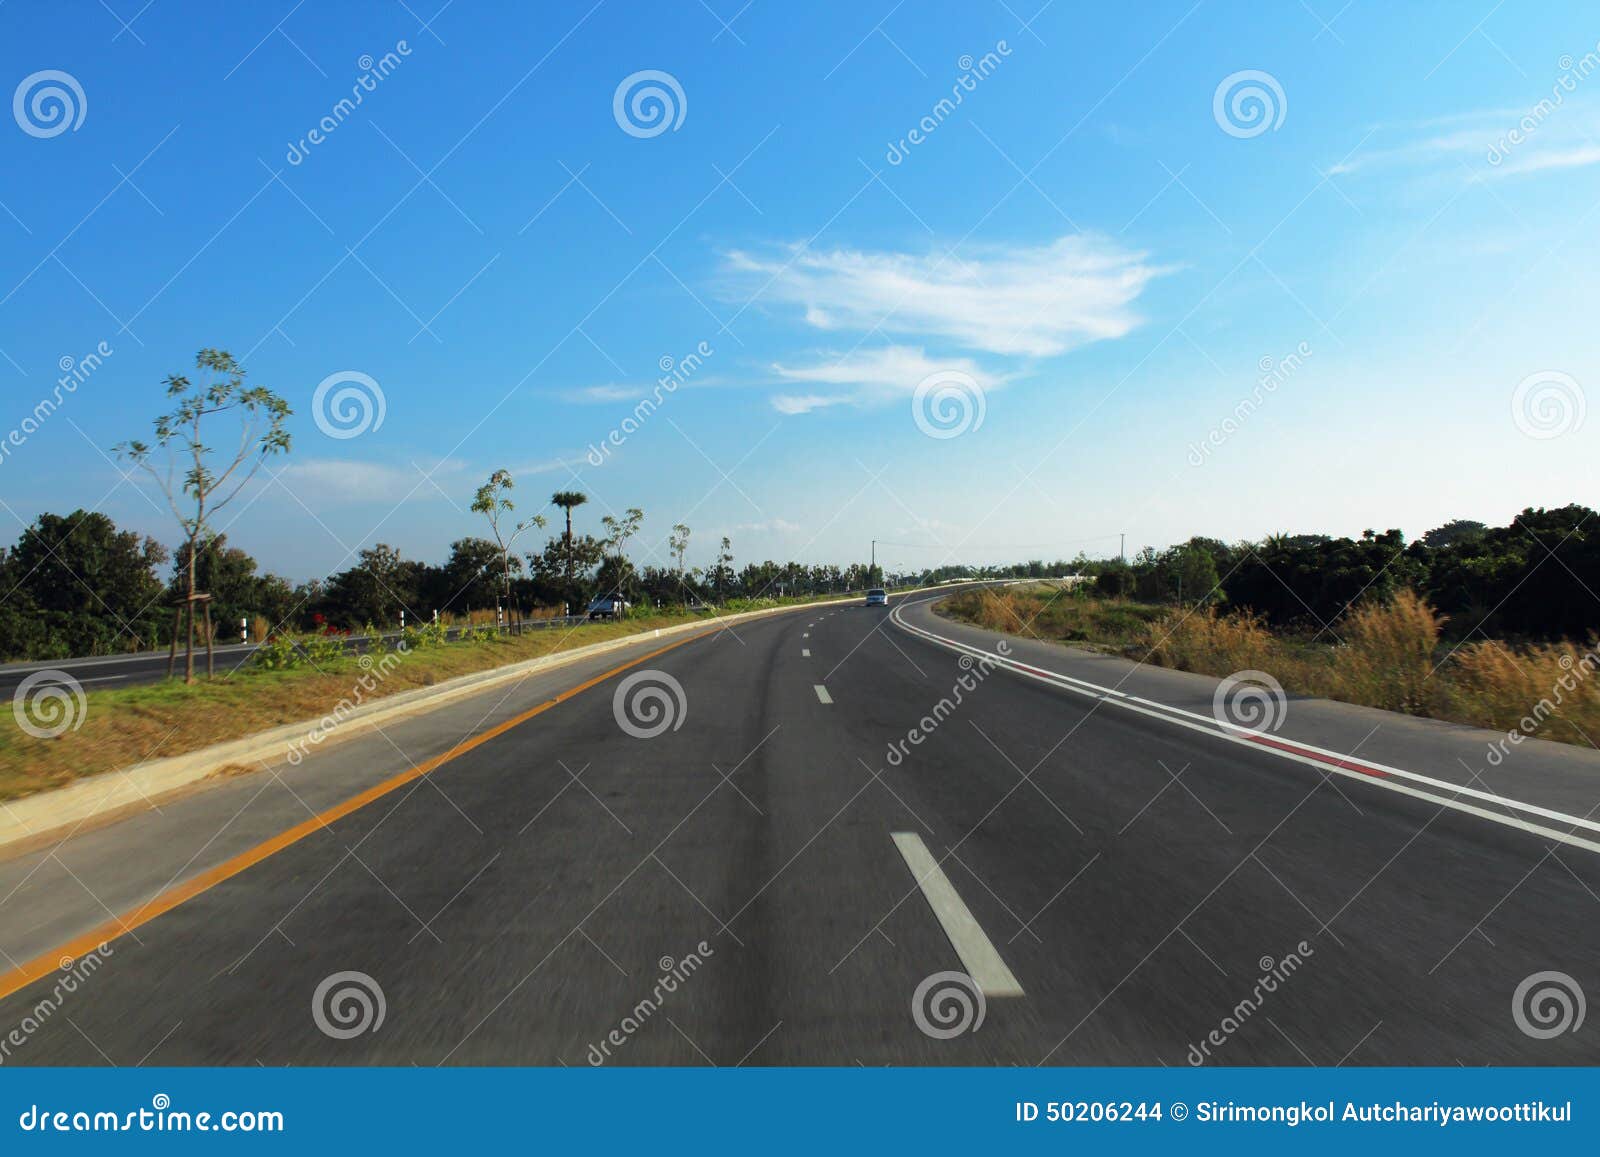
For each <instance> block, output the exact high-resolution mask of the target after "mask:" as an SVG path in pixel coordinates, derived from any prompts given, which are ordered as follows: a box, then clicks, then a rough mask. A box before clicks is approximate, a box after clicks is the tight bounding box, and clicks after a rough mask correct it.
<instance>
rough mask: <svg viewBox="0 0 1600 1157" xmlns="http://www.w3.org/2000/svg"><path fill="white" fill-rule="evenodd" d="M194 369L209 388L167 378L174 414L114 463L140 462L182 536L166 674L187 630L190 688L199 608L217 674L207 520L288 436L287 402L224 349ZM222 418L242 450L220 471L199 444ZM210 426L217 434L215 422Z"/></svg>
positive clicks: (120, 451)
mask: <svg viewBox="0 0 1600 1157" xmlns="http://www.w3.org/2000/svg"><path fill="white" fill-rule="evenodd" d="M194 364H195V368H196V369H197V370H201V371H203V372H204V373H205V375H206V381H204V382H200V383H197V382H191V381H190V380H189V378H188V376H187V375H184V374H171V375H169V376H168V377H167V379H166V383H165V384H166V387H167V397H168V398H173V399H176V404H175V408H174V409H173V410H172V411H171V412H169V413H166V414H162V415H161V416H159V417H158V418H156V420H155V441H154V443H153V444H152V443H147V442H141V441H137V440H133V441H128V442H123V443H121V444H120V445H118V446H116V447H115V448H114V450H115V452H116V453H117V455H118V456H120V457H122V458H126V459H128V460H129V461H131V462H134V463H137V464H138V465H139V466H141V467H143V468H144V469H145V470H146V471H148V472H149V474H150V476H151V477H152V478H154V479H155V480H156V482H157V483H158V484H159V485H160V487H161V489H162V491H163V492H164V493H165V494H166V496H167V505H168V506H170V507H171V508H172V513H173V515H174V516H175V517H176V518H177V520H178V526H179V528H180V529H181V530H182V531H183V539H184V546H183V552H182V554H181V555H180V557H181V558H185V559H187V565H186V566H185V568H184V587H185V589H184V597H183V599H182V601H180V602H179V603H178V605H177V608H176V610H175V613H174V615H173V620H172V648H171V650H170V651H169V652H168V655H167V675H168V676H169V677H170V676H171V675H172V669H173V666H174V664H175V663H176V661H177V655H178V634H179V631H180V630H181V629H186V633H187V638H188V643H187V648H186V651H185V660H184V675H183V678H184V682H186V683H193V682H194V649H195V637H194V636H195V604H196V603H199V604H201V609H202V612H203V614H204V616H205V628H206V629H205V639H206V675H207V676H208V677H209V676H210V675H212V674H213V673H214V672H215V666H214V662H213V657H212V650H211V645H212V637H211V634H212V633H211V610H210V605H209V599H210V596H209V595H207V594H204V593H202V592H200V591H199V590H197V589H196V581H195V561H196V559H197V558H198V557H199V555H200V552H201V550H203V549H205V548H206V547H208V546H209V545H210V543H211V540H212V539H213V538H214V537H215V534H214V532H213V531H212V529H211V525H212V522H211V520H212V519H214V518H215V517H216V516H217V514H218V513H219V512H220V511H221V510H222V509H223V508H224V507H225V506H227V505H228V503H230V502H232V501H233V499H234V498H236V497H238V495H239V492H240V491H241V490H243V489H244V488H245V486H246V485H248V484H249V482H250V480H251V479H252V478H253V477H255V473H256V471H257V470H258V469H260V467H261V463H262V462H264V461H266V460H267V459H268V458H270V457H271V456H272V455H274V454H284V453H287V452H288V450H289V431H288V430H287V429H285V422H286V421H287V419H288V417H289V415H290V413H291V411H290V409H289V403H288V402H286V401H284V400H283V399H282V398H280V397H279V396H278V395H277V394H275V393H273V392H272V391H271V390H269V389H267V388H266V387H265V386H246V385H245V384H244V377H245V374H244V370H243V369H241V368H240V366H239V363H238V362H236V361H235V360H234V358H233V355H232V354H230V353H228V351H227V350H218V349H203V350H201V351H200V352H199V353H198V354H196V355H195V359H194ZM224 414H232V415H234V416H235V417H236V418H237V419H238V421H239V444H238V446H237V447H235V448H233V449H232V450H231V451H224V453H225V454H230V455H231V456H230V457H228V458H227V462H226V465H221V466H220V468H219V465H218V464H219V463H220V462H221V459H215V458H214V457H213V455H214V454H216V453H217V451H216V448H215V447H212V446H208V445H206V443H205V441H204V440H203V437H202V425H203V424H205V423H206V420H207V419H216V418H217V416H218V415H224ZM210 426H211V427H212V428H214V427H215V421H212V422H211V423H210ZM158 452H162V453H164V456H165V459H166V468H165V470H163V469H161V468H160V467H158V465H157V464H156V462H155V458H156V457H157V456H158ZM180 469H181V476H180V473H179V472H180ZM185 623H186V624H187V625H186V628H185V627H184V624H185Z"/></svg>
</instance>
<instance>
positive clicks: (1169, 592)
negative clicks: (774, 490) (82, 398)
mask: <svg viewBox="0 0 1600 1157" xmlns="http://www.w3.org/2000/svg"><path fill="white" fill-rule="evenodd" d="M492 483H493V479H491V484H492ZM492 493H494V494H497V495H499V498H497V499H496V501H497V502H498V501H503V500H504V499H505V496H504V493H503V489H502V488H500V487H495V488H494V489H493V491H492ZM575 494H576V492H562V493H561V494H560V495H558V497H562V498H564V499H566V500H571V499H572V498H573V496H574V495H575ZM578 497H579V499H580V500H579V501H576V502H572V503H571V505H570V506H566V507H565V508H564V509H565V511H566V512H568V513H570V511H571V509H572V508H573V507H576V506H578V505H581V504H582V501H581V498H582V496H581V495H580V496H578ZM553 504H554V505H557V506H561V505H562V504H561V503H553ZM496 509H497V512H503V511H504V510H505V508H504V507H499V506H497V508H496ZM497 517H498V513H497ZM642 519H643V512H642V511H640V510H637V509H633V510H629V511H628V512H627V513H625V514H623V515H621V516H618V517H611V516H608V517H606V518H605V519H603V520H602V526H603V528H604V533H603V534H601V535H599V536H595V535H590V534H582V533H577V532H574V531H572V530H570V529H568V528H567V525H566V520H565V519H563V526H562V527H561V528H560V529H559V530H558V531H557V533H555V534H552V535H551V536H550V537H549V538H548V539H547V540H546V541H545V542H544V544H543V545H542V546H540V547H538V548H537V549H533V550H528V551H525V552H523V553H521V554H515V553H511V552H510V551H508V550H506V549H504V543H505V541H506V530H507V524H506V523H504V522H502V523H501V524H500V533H501V537H500V539H499V540H496V539H491V538H480V537H473V536H467V537H463V538H460V539H457V540H456V541H455V542H453V543H452V544H451V545H450V551H449V554H448V555H447V556H446V558H445V559H444V560H443V561H442V562H439V563H433V562H426V561H423V560H420V559H410V558H405V557H403V556H402V555H401V553H400V551H399V550H397V549H396V548H395V547H393V546H389V545H386V544H383V543H379V544H377V545H375V546H373V547H370V548H368V549H365V550H362V551H361V552H359V554H358V555H357V557H356V559H355V561H354V564H353V565H352V566H350V567H348V568H346V569H345V570H341V571H339V572H338V573H336V574H333V575H329V576H328V577H327V578H324V579H314V580H311V581H308V582H301V583H294V582H291V581H290V580H288V579H285V578H282V577H279V576H278V575H275V574H272V573H265V572H263V571H262V569H261V567H260V565H259V564H258V563H257V561H256V560H255V559H254V558H252V557H251V556H250V555H249V554H248V553H246V552H245V551H243V550H240V549H239V548H237V547H234V546H232V545H230V544H229V542H228V540H227V537H226V536H225V535H217V536H215V537H212V538H210V539H209V540H207V541H204V542H201V543H200V544H198V546H197V547H196V549H195V558H194V567H193V569H192V571H191V568H190V566H189V561H190V560H189V549H190V547H189V544H188V543H187V542H186V543H184V544H183V545H181V546H180V547H179V548H178V549H177V550H176V551H169V550H168V549H167V547H165V546H163V545H162V544H161V543H159V542H157V541H156V540H154V539H152V538H148V537H144V536H141V535H139V534H137V533H134V532H132V531H126V530H119V529H118V528H117V527H116V525H115V524H114V523H113V522H112V520H111V519H110V518H108V517H106V516H105V515H104V514H100V513H97V512H94V511H87V510H76V511H73V512H71V513H69V514H42V515H40V516H39V517H38V518H37V519H36V520H35V521H34V523H33V525H32V526H30V527H29V528H28V529H27V530H26V531H25V532H24V533H23V534H22V535H21V536H20V537H19V538H18V539H17V542H16V544H15V545H14V546H12V547H11V548H9V549H6V550H3V551H0V592H4V598H3V599H0V656H3V657H4V658H6V659H22V658H33V659H50V658H66V657H69V656H74V655H97V654H110V653H115V652H123V651H132V650H141V649H154V648H161V647H165V646H167V645H168V643H169V642H170V641H171V632H172V629H173V616H172V607H173V605H174V604H175V603H178V602H181V601H182V600H183V599H184V598H185V597H186V595H187V594H188V592H189V591H190V590H191V589H198V590H202V591H205V592H207V593H209V594H210V596H211V607H212V618H213V622H214V624H215V630H216V637H217V641H218V642H220V643H227V642H233V641H236V640H237V638H238V635H239V624H240V620H241V619H248V620H250V621H251V622H252V623H254V622H256V621H258V620H259V621H261V622H264V624H265V625H266V626H267V628H268V629H269V630H272V631H277V632H304V631H317V630H323V631H359V630H361V629H362V628H363V627H365V626H366V625H368V624H372V625H376V626H380V627H391V626H393V625H395V624H396V623H397V622H398V621H399V618H400V612H401V611H402V610H404V611H405V612H406V615H407V618H408V620H409V621H412V622H416V621H419V620H425V619H429V618H431V617H432V615H433V612H434V611H439V612H440V613H441V614H451V615H456V616H463V617H464V616H465V615H466V614H467V613H468V612H471V611H491V612H492V611H494V610H495V608H497V607H499V608H501V609H502V610H503V613H504V614H505V616H506V618H507V619H508V620H510V619H512V618H514V617H515V616H517V615H520V614H535V613H540V614H549V613H560V612H563V611H566V610H568V609H569V608H570V609H571V610H573V611H575V612H581V611H582V610H583V609H584V608H585V607H586V606H587V604H588V602H589V600H590V599H592V598H594V597H595V596H597V595H600V594H613V593H614V594H619V595H621V596H622V597H623V598H626V599H627V600H629V601H630V602H631V603H634V604H635V605H636V606H641V607H643V606H658V607H659V606H674V605H678V606H681V605H686V604H697V603H706V604H710V603H722V602H726V601H728V600H730V599H747V598H777V597H780V596H795V595H819V594H827V593H830V592H839V593H843V592H845V591H858V590H861V589H863V588H865V587H868V586H872V585H877V584H882V583H885V582H887V583H888V584H889V585H891V586H894V585H906V584H910V583H915V582H921V583H938V582H944V581H948V580H951V579H970V578H999V577H1018V578H1028V577H1031V578H1050V577H1061V576H1065V575H1073V574H1080V575H1088V576H1092V578H1093V580H1094V581H1093V586H1092V589H1093V590H1094V592H1095V593H1097V594H1100V595H1102V596H1110V597H1126V598H1133V599H1138V600H1141V601H1146V602H1165V603H1172V604H1179V603H1181V604H1188V605H1200V604H1213V605H1217V606H1220V607H1222V608H1224V609H1236V610H1243V611H1248V612H1251V613H1254V614H1259V615H1261V616H1262V617H1263V618H1265V619H1266V620H1267V621H1268V622H1269V623H1270V624H1272V625H1273V626H1274V627H1278V628H1281V629H1287V630H1296V631H1305V632H1307V633H1310V634H1316V633H1318V632H1319V631H1321V630H1322V629H1323V628H1324V627H1327V626H1332V627H1333V628H1334V629H1335V630H1337V621H1338V619H1339V617H1340V616H1341V615H1342V614H1344V613H1345V611H1346V610H1347V609H1348V608H1349V607H1351V606H1352V605H1354V604H1356V603H1359V602H1361V601H1362V600H1365V599H1385V598H1388V597H1390V596H1391V595H1392V594H1393V593H1394V592H1395V591H1397V590H1399V589H1401V588H1411V589H1414V590H1416V591H1418V592H1419V593H1420V594H1422V595H1424V596H1425V597H1426V598H1427V599H1428V601H1429V602H1430V603H1432V604H1433V605H1434V607H1435V608H1437V609H1438V610H1440V611H1441V612H1443V613H1444V614H1446V615H1448V616H1450V621H1449V623H1448V625H1447V630H1448V631H1449V633H1451V634H1453V635H1455V636H1457V637H1460V636H1464V635H1466V634H1468V633H1470V632H1472V631H1473V630H1474V629H1477V630H1480V631H1481V632H1483V633H1485V634H1488V635H1491V636H1495V637H1502V638H1512V639H1517V638H1523V639H1560V638H1573V639H1586V638H1588V637H1589V636H1590V635H1593V634H1594V633H1596V631H1597V630H1600V597H1597V593H1596V592H1600V519H1597V517H1596V513H1595V511H1593V510H1591V509H1589V508H1588V507H1584V506H1577V505H1573V506H1565V507H1561V508H1559V509H1555V510H1543V509H1528V510H1524V511H1523V512H1522V513H1521V514H1519V515H1518V516H1517V517H1516V518H1514V519H1513V520H1512V521H1511V522H1510V524H1509V525H1507V526H1503V527H1490V526H1486V525H1484V524H1483V523H1479V522H1469V521H1456V522H1451V523H1448V524H1446V525H1444V526H1441V527H1439V528H1437V529H1435V530H1431V531H1429V532H1428V533H1427V534H1424V535H1423V536H1422V537H1421V538H1418V539H1414V540H1410V541H1408V540H1407V539H1406V538H1405V536H1404V535H1403V534H1402V533H1401V532H1400V531H1399V530H1387V531H1384V532H1382V533H1378V532H1375V531H1367V532H1365V533H1363V534H1362V535H1361V536H1360V537H1359V538H1353V539H1352V538H1337V537H1332V536H1329V535H1317V534H1302V535H1273V536H1271V537H1269V538H1266V539H1263V540H1262V541H1260V542H1239V543H1233V544H1229V543H1224V542H1222V541H1220V540H1218V539H1214V538H1204V537H1197V538H1191V539H1189V540H1188V541H1187V542H1184V543H1180V544H1178V545H1176V546H1173V547H1170V548H1169V549H1167V550H1163V551H1157V550H1155V549H1153V548H1149V547H1147V548H1145V549H1144V550H1141V551H1140V552H1139V553H1138V554H1137V555H1135V556H1134V557H1133V558H1132V559H1130V560H1128V561H1127V562H1123V561H1122V560H1121V559H1117V558H1112V559H1090V558H1087V557H1085V556H1083V555H1079V556H1078V557H1077V558H1074V559H1071V560H1059V561H1056V562H1044V561H1042V560H1031V561H1028V562H1024V563H1019V564H1016V565H1011V566H999V567H969V566H942V567H938V568H933V569H929V570H925V571H922V572H920V573H893V574H888V575H885V574H884V573H883V572H882V571H881V570H878V571H874V570H873V569H872V568H870V567H869V566H867V565H866V564H864V563H852V564H850V565H848V566H844V567H840V566H836V565H815V564H805V563H799V562H778V561H774V560H770V559H769V560H766V561H763V562H752V563H746V564H744V565H742V566H738V565H736V563H735V558H734V554H733V549H732V544H731V542H730V541H729V540H728V539H727V538H722V539H721V540H720V541H719V542H718V544H717V549H716V551H715V553H714V555H713V558H712V561H711V563H710V564H709V565H707V566H705V567H687V566H685V565H684V561H683V558H684V554H685V553H686V551H687V549H688V543H689V536H690V531H689V528H688V527H686V526H682V525H679V526H676V527H674V528H673V533H672V535H671V537H670V538H669V539H668V541H667V544H666V546H667V549H666V550H665V551H664V552H663V554H662V562H661V564H660V565H655V564H647V565H642V566H640V565H637V564H635V562H634V561H633V560H632V559H630V557H629V554H628V550H627V548H628V545H629V540H630V539H633V538H635V537H636V535H637V534H638V531H639V526H640V523H641V521H642ZM528 521H529V523H530V524H532V520H528ZM191 574H192V576H193V577H192V584H191Z"/></svg>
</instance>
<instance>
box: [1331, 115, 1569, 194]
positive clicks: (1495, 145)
mask: <svg viewBox="0 0 1600 1157" xmlns="http://www.w3.org/2000/svg"><path fill="white" fill-rule="evenodd" d="M1597 134H1600V112H1597V110H1596V108H1595V107H1594V106H1593V104H1592V103H1590V102H1579V101H1575V100H1574V101H1566V100H1563V101H1562V102H1561V103H1556V102H1555V101H1554V100H1553V99H1551V100H1546V101H1543V102H1540V103H1539V104H1536V105H1531V106H1529V107H1527V108H1523V109H1508V108H1499V109H1480V110H1477V111H1474V112H1465V113H1459V114H1457V115H1454V116H1450V117H1442V118H1436V119H1433V120H1427V121H1416V122H1412V123H1410V124H1394V125H1380V126H1378V127H1377V128H1376V129H1375V130H1374V131H1373V133H1372V134H1370V139H1371V140H1372V141H1373V142H1374V144H1373V145H1372V147H1366V146H1365V145H1363V146H1362V147H1360V148H1358V150H1357V151H1356V152H1353V153H1351V154H1350V155H1349V156H1347V157H1344V158H1343V159H1341V160H1340V161H1339V162H1337V163H1336V164H1334V165H1332V166H1330V167H1329V169H1328V173H1329V175H1331V176H1342V175H1346V174H1350V173H1356V172H1365V171H1369V170H1381V169H1393V170H1405V169H1410V170H1412V171H1416V170H1419V169H1427V170H1431V169H1437V168H1440V167H1441V166H1442V167H1443V168H1444V171H1446V172H1452V171H1453V172H1456V173H1460V174H1462V175H1470V179H1472V180H1481V179H1483V178H1485V177H1507V176H1511V175H1514V174H1525V173H1537V172H1544V171H1547V170H1553V169H1554V170H1560V169H1573V168H1581V167H1586V166H1589V165H1595V164H1600V147H1597V146H1595V145H1594V144H1593V138H1594V137H1595V136H1596V135H1597ZM1396 140H1398V143H1393V144H1390V143H1386V142H1390V141H1396Z"/></svg>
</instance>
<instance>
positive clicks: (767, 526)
mask: <svg viewBox="0 0 1600 1157" xmlns="http://www.w3.org/2000/svg"><path fill="white" fill-rule="evenodd" d="M799 529H800V524H799V523H798V522H790V521H788V520H787V519H783V518H769V519H767V520H766V521H765V522H741V523H738V524H736V525H734V526H733V527H731V528H730V530H729V533H730V534H738V533H740V532H744V533H747V534H767V533H776V534H793V533H794V532H795V531H797V530H799Z"/></svg>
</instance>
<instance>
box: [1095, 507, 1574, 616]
mask: <svg viewBox="0 0 1600 1157" xmlns="http://www.w3.org/2000/svg"><path fill="white" fill-rule="evenodd" d="M1082 573H1089V574H1094V575H1095V576H1096V578H1095V589H1096V591H1097V593H1100V594H1104V595H1111V596H1121V597H1131V598H1135V599H1140V600H1143V601H1147V602H1173V603H1178V602H1181V603H1188V604H1198V603H1216V604H1221V605H1222V606H1224V607H1228V608H1236V609H1242V610H1246V611H1249V612H1252V613H1254V614H1258V615H1260V616H1262V617H1263V618H1264V619H1265V620H1266V621H1267V622H1268V623H1269V624H1270V625H1272V626H1273V627H1276V628H1279V629H1286V630H1294V631H1306V632H1309V633H1311V634H1317V633H1319V632H1321V631H1322V629H1323V628H1324V627H1334V628H1335V629H1337V628H1336V623H1337V620H1338V619H1339V617H1340V616H1341V615H1343V614H1344V613H1345V611H1346V610H1347V609H1349V608H1350V607H1351V606H1353V605H1355V604H1357V603H1359V602H1361V601H1363V600H1366V599H1378V600H1384V599H1388V598H1389V597H1391V596H1392V595H1393V594H1394V592H1395V591H1397V590H1400V589H1402V588H1409V589H1411V590H1415V591H1416V592H1417V593H1419V594H1421V595H1422V596H1423V597H1424V598H1426V599H1427V600H1428V602H1429V603H1431V604H1432V605H1433V607H1434V608H1435V609H1436V610H1438V611H1440V612H1442V613H1444V614H1445V615H1448V616H1449V621H1448V623H1447V624H1446V631H1447V633H1449V634H1450V635H1452V636H1454V637H1458V638H1459V637H1464V636H1466V635H1468V634H1471V633H1473V632H1474V631H1477V632H1479V633H1482V634H1485V635H1489V636H1492V637H1497V638H1507V639H1546V640H1548V639H1564V638H1570V639H1580V640H1581V639H1586V638H1588V637H1589V636H1591V635H1593V634H1595V633H1596V632H1597V631H1600V594H1597V592H1600V518H1597V517H1596V513H1595V511H1594V510H1591V509H1590V508H1589V507H1586V506H1579V505H1571V506H1563V507H1560V508H1558V509H1554V510H1545V509H1535V508H1529V509H1527V510H1524V511H1523V512H1522V513H1521V514H1519V515H1517V516H1516V517H1515V518H1514V519H1512V520H1511V522H1510V524H1509V525H1507V526H1499V527H1491V526H1486V525H1485V524H1484V523H1481V522H1473V521H1468V520H1464V519H1459V520H1456V521H1453V522H1449V523H1446V524H1445V525H1444V526H1441V527H1438V528H1436V529H1434V530H1430V531H1428V532H1427V533H1426V534H1424V535H1423V536H1422V537H1421V538H1418V539H1413V540H1411V541H1407V539H1406V537H1405V535H1404V534H1402V533H1401V532H1400V531H1399V530H1386V531H1384V532H1382V533H1381V534H1380V533H1378V532H1377V531H1372V530H1368V531H1365V532H1363V533H1362V535H1361V537H1360V538H1353V539H1352V538H1335V537H1332V536H1329V535H1325V534H1298V535H1288V534H1277V535H1272V536H1271V537H1269V538H1266V539H1264V540H1262V541H1260V542H1241V543H1235V544H1231V545H1230V544H1228V543H1224V542H1220V541H1218V540H1217V539H1214V538H1191V539H1190V540H1189V541H1188V542H1184V543H1180V544H1178V545H1177V546H1174V547H1171V548H1170V549H1168V550H1165V551H1156V550H1153V549H1150V548H1146V549H1145V550H1142V551H1140V552H1139V554H1138V555H1137V556H1135V557H1134V558H1133V559H1132V560H1131V561H1129V562H1127V563H1123V562H1122V561H1121V560H1118V559H1111V560H1107V561H1103V562H1098V563H1089V564H1088V565H1087V566H1086V567H1085V568H1084V570H1083V572H1082ZM1324 637H1326V636H1324Z"/></svg>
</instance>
